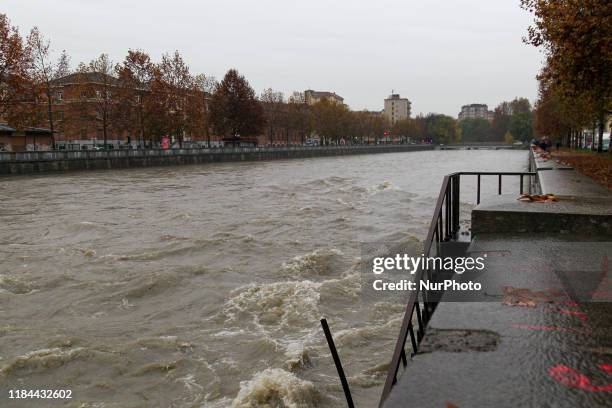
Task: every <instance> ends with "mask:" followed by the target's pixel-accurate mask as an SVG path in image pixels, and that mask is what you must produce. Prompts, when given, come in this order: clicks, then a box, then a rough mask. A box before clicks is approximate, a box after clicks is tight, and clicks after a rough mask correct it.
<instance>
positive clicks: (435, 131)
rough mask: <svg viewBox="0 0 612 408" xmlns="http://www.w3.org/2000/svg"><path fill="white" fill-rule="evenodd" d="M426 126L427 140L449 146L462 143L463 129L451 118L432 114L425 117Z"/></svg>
mask: <svg viewBox="0 0 612 408" xmlns="http://www.w3.org/2000/svg"><path fill="white" fill-rule="evenodd" d="M425 124H426V135H427V138H428V139H431V140H432V141H433V142H434V143H439V144H448V143H458V142H460V141H461V128H460V127H459V125H458V124H457V121H456V120H455V119H454V118H452V117H450V116H446V115H440V114H434V113H430V114H429V115H427V116H426V117H425Z"/></svg>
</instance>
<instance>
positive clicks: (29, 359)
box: [0, 347, 91, 376]
mask: <svg viewBox="0 0 612 408" xmlns="http://www.w3.org/2000/svg"><path fill="white" fill-rule="evenodd" d="M90 354H91V352H90V351H88V350H86V349H84V348H82V347H77V348H73V349H63V348H51V349H42V350H36V351H31V352H29V353H26V354H24V355H21V356H17V357H15V358H13V359H12V360H11V361H10V362H9V363H7V364H5V365H3V366H2V368H0V376H7V375H9V374H10V373H12V372H13V371H15V370H18V369H27V370H29V371H34V372H40V371H44V370H47V369H52V368H57V367H60V366H62V365H64V364H65V363H67V362H69V361H72V360H75V359H77V358H78V357H85V356H89V355H90Z"/></svg>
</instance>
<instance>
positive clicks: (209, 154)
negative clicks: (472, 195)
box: [0, 145, 434, 175]
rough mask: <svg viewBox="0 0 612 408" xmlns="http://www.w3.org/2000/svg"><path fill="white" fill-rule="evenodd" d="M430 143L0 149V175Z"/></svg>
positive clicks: (402, 148) (401, 148)
mask: <svg viewBox="0 0 612 408" xmlns="http://www.w3.org/2000/svg"><path fill="white" fill-rule="evenodd" d="M433 149H434V146H433V145H376V146H317V147H306V146H295V147H285V148H282V147H238V148H218V149H167V150H162V149H138V150H127V149H126V150H77V151H63V150H57V151H37V152H0V175H15V174H36V173H50V172H61V171H78V170H100V169H119V168H130V167H148V166H173V165H181V164H201V163H218V162H236V161H258V160H282V159H298V158H308V157H325V156H344V155H354V154H374V153H397V152H411V151H421V150H433Z"/></svg>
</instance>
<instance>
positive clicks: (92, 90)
mask: <svg viewBox="0 0 612 408" xmlns="http://www.w3.org/2000/svg"><path fill="white" fill-rule="evenodd" d="M114 72H115V68H114V66H113V62H112V61H111V60H110V58H109V57H108V55H107V54H101V55H100V56H99V57H98V58H96V59H94V60H92V61H90V62H89V64H87V65H85V64H83V63H81V64H79V68H78V70H77V73H78V75H77V79H78V82H79V88H80V92H81V100H80V104H79V105H80V110H81V117H84V118H86V119H89V120H90V121H93V122H95V123H96V124H97V126H96V131H97V130H102V135H103V139H104V148H105V149H106V148H107V146H108V135H109V132H110V130H111V128H113V127H114V126H115V125H116V123H115V121H114V119H115V113H116V110H115V109H116V103H115V102H116V97H117V95H116V92H115V91H116V90H117V78H115V77H114V76H113V74H114Z"/></svg>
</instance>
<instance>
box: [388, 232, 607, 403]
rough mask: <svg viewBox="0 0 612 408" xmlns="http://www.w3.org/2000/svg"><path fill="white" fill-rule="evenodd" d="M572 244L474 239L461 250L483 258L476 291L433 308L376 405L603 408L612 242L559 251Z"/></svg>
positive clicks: (518, 238)
mask: <svg viewBox="0 0 612 408" xmlns="http://www.w3.org/2000/svg"><path fill="white" fill-rule="evenodd" d="M573 245H575V243H574V242H573V241H568V240H556V241H555V240H550V239H549V238H545V237H532V238H529V239H526V238H525V237H524V236H514V237H509V236H507V235H503V236H500V235H490V236H482V237H480V238H476V239H475V240H474V241H473V242H472V245H471V246H470V248H469V250H468V251H469V254H468V256H482V255H483V254H485V253H486V254H487V263H486V264H487V268H486V272H485V273H484V274H483V275H481V276H480V277H478V279H477V280H478V281H479V282H481V283H482V284H483V290H482V294H481V295H482V296H480V297H478V298H475V299H473V300H472V301H470V302H452V301H451V302H446V301H443V302H442V303H440V304H439V306H438V309H437V310H436V312H435V313H434V316H433V318H432V320H431V321H430V323H429V327H428V330H427V333H426V335H425V338H424V340H423V342H422V343H421V346H420V349H419V353H418V354H417V355H416V356H415V357H413V359H412V361H411V362H409V364H408V369H407V371H406V372H405V373H404V374H403V375H402V376H401V377H400V379H399V380H398V384H397V385H396V387H395V388H394V389H393V392H392V393H391V395H390V396H389V398H388V400H387V402H386V403H385V405H384V406H385V407H419V408H426V407H446V406H447V405H446V404H448V403H450V404H453V405H454V406H457V407H460V408H461V407H523V406H524V407H568V408H569V407H587V406H588V407H609V406H610V405H611V403H612V393H611V392H612V319H611V318H610V316H612V303H607V302H604V301H605V300H609V299H612V280H611V277H610V272H609V268H607V265H605V264H602V262H603V260H604V259H605V257H606V256H608V257H610V256H611V255H612V253H611V252H612V248H611V247H610V245H609V242H589V243H588V244H587V245H585V247H584V248H586V247H589V248H590V251H589V252H590V253H588V254H587V252H586V251H582V250H581V251H576V252H571V253H570V252H568V248H571V247H572V246H573ZM584 248H582V249H584ZM603 271H605V276H604V275H603ZM576 276H582V277H583V278H584V279H583V280H581V281H580V282H579V285H573V284H572V282H573V278H575V277H576ZM468 278H469V277H468V276H466V277H465V278H464V279H468ZM445 297H448V296H446V295H445ZM588 297H590V299H588ZM451 406H452V405H451Z"/></svg>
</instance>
